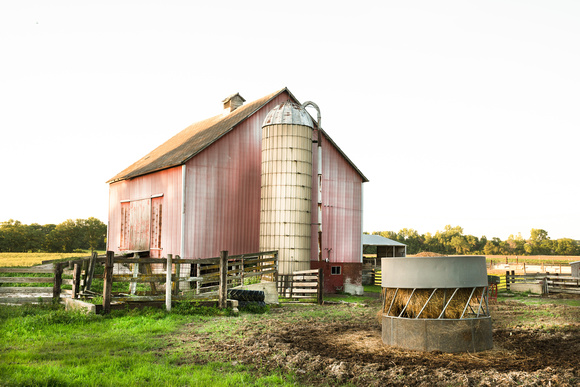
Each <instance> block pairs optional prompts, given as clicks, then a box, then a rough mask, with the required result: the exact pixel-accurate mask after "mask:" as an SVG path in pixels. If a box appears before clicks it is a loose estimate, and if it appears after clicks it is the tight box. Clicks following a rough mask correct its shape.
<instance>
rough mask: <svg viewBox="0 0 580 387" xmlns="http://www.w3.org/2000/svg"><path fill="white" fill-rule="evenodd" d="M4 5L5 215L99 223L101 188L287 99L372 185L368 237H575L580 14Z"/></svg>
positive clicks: (0, 83)
mask: <svg viewBox="0 0 580 387" xmlns="http://www.w3.org/2000/svg"><path fill="white" fill-rule="evenodd" d="M198 3H201V2H194V1H99V2H96V1H79V0H75V1H56V0H52V1H25V0H14V1H13V0H4V1H2V2H0V55H1V60H0V128H1V137H0V144H1V149H0V163H1V168H2V169H1V171H2V172H1V176H2V183H1V184H2V189H1V190H0V221H6V220H8V219H11V218H12V219H16V220H20V221H21V222H23V223H26V224H30V223H40V224H47V223H55V224H58V223H60V222H62V221H64V220H66V219H69V218H70V219H77V218H88V217H91V216H94V217H97V218H99V219H101V220H102V221H104V222H107V206H108V186H107V184H106V181H107V180H108V179H109V178H111V177H113V176H114V175H115V174H117V173H118V172H120V171H121V170H123V169H124V168H125V167H127V166H129V165H130V164H131V163H133V162H134V161H136V160H137V159H139V158H141V157H142V156H144V155H145V154H146V153H148V152H149V151H151V150H152V149H154V148H155V147H157V146H158V145H160V144H161V143H163V142H164V141H165V140H167V139H168V138H170V137H171V136H173V135H174V134H176V133H177V132H179V131H181V130H182V129H184V128H185V127H187V126H188V125H190V124H192V123H194V122H197V121H199V120H202V119H205V118H208V117H211V116H214V115H217V114H219V113H220V112H221V109H222V104H221V101H222V100H223V99H224V98H225V97H227V96H228V95H230V94H233V93H236V92H239V93H240V94H241V95H242V96H243V97H244V98H245V99H246V100H248V101H252V100H255V99H257V98H260V97H263V96H264V95H267V94H270V93H272V92H274V91H276V90H279V89H281V88H283V87H285V86H287V87H288V88H289V89H290V91H291V92H292V93H293V94H294V95H295V96H296V97H297V98H298V99H299V100H300V101H301V102H304V101H307V100H310V101H314V102H315V103H316V104H318V106H319V107H320V109H321V113H322V126H323V128H324V129H325V131H326V132H327V133H329V135H330V136H331V137H332V138H333V139H334V140H335V142H336V143H337V144H338V145H339V146H340V147H341V148H342V150H343V151H344V152H345V153H346V154H347V155H348V156H349V157H350V159H351V160H352V161H353V162H354V163H355V164H356V165H357V166H358V167H359V169H360V170H361V171H362V172H363V173H364V174H365V175H366V176H367V178H368V179H369V180H370V182H369V183H366V184H365V188H364V193H365V196H364V207H365V214H364V230H365V231H369V232H372V231H381V230H383V231H386V230H392V231H398V230H400V229H402V228H413V229H416V230H417V231H418V232H419V233H421V234H422V233H426V232H431V233H435V232H436V231H437V230H443V228H444V227H445V225H447V224H450V225H452V226H461V227H463V228H464V232H465V233H466V234H471V235H475V236H478V237H480V236H482V235H486V236H487V237H488V238H491V237H499V238H501V239H506V238H507V237H508V236H509V235H510V234H514V235H516V234H517V233H518V232H519V233H521V234H522V236H523V237H524V238H527V237H529V235H530V229H532V228H542V229H544V230H546V231H548V233H549V236H550V237H551V238H552V239H556V238H563V237H568V238H574V239H580V225H579V222H578V219H580V210H579V205H578V203H579V200H580V181H579V179H578V173H579V172H578V171H579V164H580V163H579V162H578V149H579V148H578V147H579V139H580V130H579V128H580V109H579V106H580V49H579V48H580V46H579V44H580V2H578V1H575V0H570V1H560V0H550V1H545V0H543V1H534V0H521V1H516V0H500V1H493V0H492V1H466V0H459V1H447V0H440V1H432V0H428V1H356V2H337V1H292V2H272V1H244V2H241V1H235V2H234V1H219V2H210V1H207V2H205V3H207V4H206V5H198Z"/></svg>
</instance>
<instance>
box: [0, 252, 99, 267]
mask: <svg viewBox="0 0 580 387" xmlns="http://www.w3.org/2000/svg"><path fill="white" fill-rule="evenodd" d="M89 255H90V253H89V252H87V253H0V267H11V266H25V267H28V266H34V265H39V264H41V263H42V261H49V260H53V259H63V258H77V257H87V256H89Z"/></svg>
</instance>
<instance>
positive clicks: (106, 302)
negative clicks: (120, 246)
mask: <svg viewBox="0 0 580 387" xmlns="http://www.w3.org/2000/svg"><path fill="white" fill-rule="evenodd" d="M114 257H115V252H113V251H107V257H106V258H105V275H104V281H103V282H104V283H103V313H105V314H106V313H109V312H111V289H112V287H113V263H114V262H113V258H114Z"/></svg>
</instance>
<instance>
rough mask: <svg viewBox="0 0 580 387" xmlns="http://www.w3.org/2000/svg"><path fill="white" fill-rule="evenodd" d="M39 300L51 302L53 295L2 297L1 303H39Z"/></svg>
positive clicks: (0, 298)
mask: <svg viewBox="0 0 580 387" xmlns="http://www.w3.org/2000/svg"><path fill="white" fill-rule="evenodd" d="M39 300H42V302H51V301H52V296H41V297H0V304H28V303H31V304H37V303H38V302H39Z"/></svg>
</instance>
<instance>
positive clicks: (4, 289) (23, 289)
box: [0, 286, 53, 294]
mask: <svg viewBox="0 0 580 387" xmlns="http://www.w3.org/2000/svg"><path fill="white" fill-rule="evenodd" d="M52 289H53V288H52V287H32V286H14V287H12V286H10V287H8V286H0V293H51V294H52Z"/></svg>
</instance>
